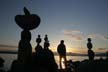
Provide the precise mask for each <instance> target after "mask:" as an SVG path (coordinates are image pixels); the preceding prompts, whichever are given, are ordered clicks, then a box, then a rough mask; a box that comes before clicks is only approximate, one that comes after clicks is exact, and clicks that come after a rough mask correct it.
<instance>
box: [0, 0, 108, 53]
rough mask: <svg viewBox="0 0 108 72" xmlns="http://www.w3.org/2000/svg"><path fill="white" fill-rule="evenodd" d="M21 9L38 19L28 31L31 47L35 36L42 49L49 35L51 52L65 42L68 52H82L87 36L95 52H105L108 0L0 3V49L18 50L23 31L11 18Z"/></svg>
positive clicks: (14, 0)
mask: <svg viewBox="0 0 108 72" xmlns="http://www.w3.org/2000/svg"><path fill="white" fill-rule="evenodd" d="M24 7H26V8H27V9H28V10H29V11H30V12H31V13H32V14H37V15H39V16H40V18H41V23H40V25H39V27H38V28H36V29H34V30H31V33H32V40H31V45H32V47H33V48H34V47H35V46H36V41H35V40H36V38H37V35H38V34H40V35H41V38H42V43H41V45H42V46H43V43H44V36H45V34H48V38H49V42H50V47H49V48H50V49H51V50H53V51H56V49H57V45H58V44H59V43H60V40H64V41H65V45H66V48H67V51H68V52H74V53H85V52H86V51H87V47H86V44H87V38H88V37H90V38H92V43H93V50H94V51H95V52H106V51H108V0H0V50H7V51H8V50H14V49H16V48H17V46H18V42H19V40H20V33H21V31H22V29H21V28H20V27H19V26H18V25H17V24H16V22H15V20H14V18H15V16H16V15H18V14H21V15H23V14H24V12H23V8H24Z"/></svg>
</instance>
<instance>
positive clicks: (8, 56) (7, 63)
mask: <svg viewBox="0 0 108 72" xmlns="http://www.w3.org/2000/svg"><path fill="white" fill-rule="evenodd" d="M0 57H2V58H3V59H4V60H5V63H4V67H3V69H4V70H5V71H7V70H9V69H10V67H11V63H12V61H13V60H15V59H17V54H0ZM99 58H100V57H95V59H99ZM70 59H71V60H72V61H82V60H84V59H88V57H87V56H67V60H70ZM55 60H56V63H57V64H59V56H55Z"/></svg>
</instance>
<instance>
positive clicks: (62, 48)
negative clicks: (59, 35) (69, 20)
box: [57, 40, 66, 69]
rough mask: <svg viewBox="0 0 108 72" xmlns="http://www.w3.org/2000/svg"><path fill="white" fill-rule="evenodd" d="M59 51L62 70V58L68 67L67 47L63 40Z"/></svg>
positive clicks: (58, 48)
mask: <svg viewBox="0 0 108 72" xmlns="http://www.w3.org/2000/svg"><path fill="white" fill-rule="evenodd" d="M57 51H58V54H59V58H60V61H59V63H60V69H62V64H61V62H62V58H63V59H64V63H65V67H66V46H65V45H64V40H61V42H60V44H59V45H58V47H57Z"/></svg>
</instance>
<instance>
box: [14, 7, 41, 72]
mask: <svg viewBox="0 0 108 72" xmlns="http://www.w3.org/2000/svg"><path fill="white" fill-rule="evenodd" d="M24 13H25V15H16V16H15V21H16V23H17V25H18V26H19V27H21V28H22V29H23V31H22V32H21V40H20V41H19V45H18V67H19V69H18V70H19V71H24V72H26V71H27V72H31V71H30V70H31V69H30V68H31V64H32V46H31V44H30V40H31V32H30V30H32V29H35V28H37V27H38V26H39V24H40V17H39V16H38V15H36V14H30V12H29V11H28V10H27V9H26V8H25V7H24Z"/></svg>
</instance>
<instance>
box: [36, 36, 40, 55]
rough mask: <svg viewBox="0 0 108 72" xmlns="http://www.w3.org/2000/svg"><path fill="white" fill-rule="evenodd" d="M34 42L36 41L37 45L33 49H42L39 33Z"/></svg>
mask: <svg viewBox="0 0 108 72" xmlns="http://www.w3.org/2000/svg"><path fill="white" fill-rule="evenodd" d="M36 42H37V46H36V47H35V50H36V52H37V53H38V52H40V51H42V46H41V45H40V43H41V38H40V35H38V38H37V39H36Z"/></svg>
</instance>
